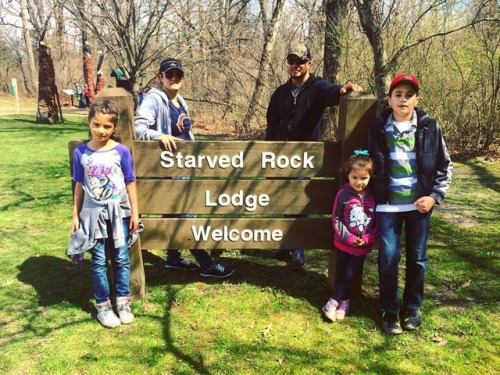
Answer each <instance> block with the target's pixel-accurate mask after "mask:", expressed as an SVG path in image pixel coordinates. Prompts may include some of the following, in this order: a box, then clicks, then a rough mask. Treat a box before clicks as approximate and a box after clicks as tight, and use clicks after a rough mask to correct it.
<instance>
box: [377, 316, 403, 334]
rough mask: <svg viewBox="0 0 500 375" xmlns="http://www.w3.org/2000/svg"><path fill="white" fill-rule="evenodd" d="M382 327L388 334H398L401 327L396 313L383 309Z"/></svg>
mask: <svg viewBox="0 0 500 375" xmlns="http://www.w3.org/2000/svg"><path fill="white" fill-rule="evenodd" d="M382 329H383V330H384V332H385V333H387V334H388V335H399V334H400V333H403V329H402V328H401V325H400V324H399V319H398V315H397V314H394V313H389V312H386V311H384V312H383V313H382Z"/></svg>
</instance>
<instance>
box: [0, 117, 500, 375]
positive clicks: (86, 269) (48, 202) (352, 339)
mask: <svg viewBox="0 0 500 375" xmlns="http://www.w3.org/2000/svg"><path fill="white" fill-rule="evenodd" d="M65 119H66V123H64V124H60V125H39V124H36V123H35V122H34V115H30V116H28V115H17V116H15V115H9V116H1V117H0V132H1V134H2V152H1V153H0V234H1V237H0V238H1V241H0V285H1V289H0V306H1V307H0V324H1V331H0V349H1V350H0V373H2V374H122V373H125V374H272V373H274V374H336V373H339V374H340V373H341V374H357V373H369V374H422V373H424V374H497V373H499V371H500V361H499V359H498V352H499V344H498V343H499V342H500V338H499V323H498V322H499V315H498V310H499V282H498V278H499V269H500V268H499V239H500V236H499V234H500V219H499V215H498V212H499V211H500V194H499V191H500V189H499V182H498V181H499V177H500V164H499V163H484V162H481V161H476V162H466V163H455V175H454V181H453V187H452V189H451V191H450V194H449V197H448V199H447V200H446V202H445V204H444V205H443V207H442V208H439V209H438V210H436V212H435V214H434V215H433V219H432V224H431V225H432V230H431V238H430V241H429V247H430V251H429V256H430V261H429V268H428V273H427V281H426V290H425V294H426V299H425V301H424V308H423V317H424V325H423V327H422V328H421V329H420V330H419V331H416V332H405V333H404V334H402V335H400V336H397V337H388V336H386V335H385V334H384V333H383V332H382V331H381V328H380V311H379V307H378V301H377V293H378V292H377V270H376V253H375V252H374V253H372V254H370V256H369V257H368V259H367V264H366V267H365V275H364V284H363V296H362V297H360V298H357V299H355V300H354V301H353V302H352V313H351V314H349V315H348V316H347V318H346V320H345V321H344V322H341V323H329V322H327V321H326V320H325V318H324V317H323V316H322V313H321V306H322V305H323V304H324V303H325V301H326V300H327V298H328V296H329V293H330V292H329V290H328V287H327V277H326V271H327V266H328V264H327V263H328V261H327V259H328V257H327V253H326V252H325V251H321V250H310V251H308V252H307V263H308V265H307V268H306V270H305V271H303V272H292V271H291V270H290V269H289V267H288V266H287V264H286V263H285V262H281V261H278V260H274V259H272V258H271V254H270V252H269V251H241V252H240V251H237V250H225V251H222V252H213V255H214V256H215V257H216V258H217V259H220V260H221V261H222V262H223V263H224V264H227V265H230V266H233V267H235V268H236V273H235V275H234V276H233V277H232V278H230V279H229V280H227V281H223V282H221V281H211V280H204V279H202V278H201V277H200V276H199V275H198V274H197V273H196V272H193V273H188V272H182V271H167V270H165V269H164V267H163V257H164V252H163V251H160V250H158V251H148V252H144V262H145V268H146V281H147V287H146V293H147V295H146V298H145V299H144V300H142V301H134V302H133V304H132V307H133V311H134V313H135V315H136V321H135V322H134V323H133V324H132V325H129V326H121V327H120V328H118V329H114V330H106V329H104V328H102V327H101V326H100V324H99V323H98V322H97V321H96V319H95V312H94V308H93V305H92V301H91V296H92V290H91V281H90V261H89V260H88V256H87V258H86V260H85V261H84V262H83V264H81V265H74V264H72V263H71V262H70V261H69V260H68V259H67V258H66V256H65V249H66V246H67V243H68V239H69V235H70V220H71V211H72V197H71V188H70V187H71V183H70V174H69V168H68V150H67V142H68V141H69V140H77V139H84V138H86V137H87V128H86V125H85V123H84V121H85V119H84V118H83V117H71V116H65ZM186 256H188V257H190V255H189V253H186ZM402 264H404V260H403V261H402Z"/></svg>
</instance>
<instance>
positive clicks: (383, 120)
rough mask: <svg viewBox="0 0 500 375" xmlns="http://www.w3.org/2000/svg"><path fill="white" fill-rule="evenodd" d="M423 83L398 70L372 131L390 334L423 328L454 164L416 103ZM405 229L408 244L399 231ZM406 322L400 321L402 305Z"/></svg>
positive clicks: (382, 290)
mask: <svg viewBox="0 0 500 375" xmlns="http://www.w3.org/2000/svg"><path fill="white" fill-rule="evenodd" d="M419 88H420V83H419V81H418V79H417V77H415V76H414V75H413V74H408V73H404V74H399V75H397V76H396V77H394V79H393V80H392V82H391V84H390V86H389V95H388V96H387V103H388V104H389V106H390V108H389V109H388V110H387V111H384V112H383V113H382V114H381V115H380V116H379V117H378V118H377V119H376V120H375V122H374V123H373V124H372V126H371V127H370V130H369V135H368V144H369V150H370V155H373V161H374V163H375V170H376V173H375V176H374V178H373V182H374V183H373V195H374V196H375V202H376V204H377V206H376V219H377V223H378V228H379V236H380V237H379V240H380V246H379V254H378V275H379V300H380V305H381V307H382V329H383V330H384V332H386V333H387V334H389V335H398V334H400V333H402V332H403V329H405V330H407V331H413V330H416V329H419V328H420V326H421V325H422V314H421V312H420V309H421V308H422V300H423V297H424V278H425V271H426V268H427V258H428V257H427V239H428V237H429V227H430V217H431V214H432V208H433V207H434V205H436V204H441V203H442V202H443V200H444V198H445V196H446V193H447V192H448V189H449V188H450V184H451V172H452V168H453V166H452V163H451V160H450V156H449V155H448V151H447V149H446V144H445V141H444V139H443V134H442V131H441V127H440V126H439V124H438V122H437V121H436V119H434V118H432V117H431V116H429V115H428V114H427V113H425V112H424V111H423V110H422V109H420V108H418V107H417V104H418V102H419V97H418V91H419ZM403 227H404V231H405V237H404V238H405V241H404V242H405V245H404V246H405V249H404V250H403V249H402V246H401V239H402V238H403V237H402V235H401V233H402V229H403ZM403 251H405V252H406V269H405V287H404V293H403V296H402V297H403V301H402V302H403V303H402V306H400V297H399V286H398V272H399V271H398V267H399V261H400V260H401V259H400V254H401V252H403ZM401 307H402V308H403V321H402V322H401V323H400V316H399V313H400V309H401Z"/></svg>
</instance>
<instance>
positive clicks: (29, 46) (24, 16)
mask: <svg viewBox="0 0 500 375" xmlns="http://www.w3.org/2000/svg"><path fill="white" fill-rule="evenodd" d="M21 20H22V25H23V35H24V42H25V43H26V54H27V56H28V71H29V76H30V78H31V82H32V85H28V86H27V89H28V92H29V93H30V94H34V93H35V92H36V87H38V78H37V76H36V68H35V56H34V54H33V42H32V41H31V34H30V29H29V24H28V7H27V3H26V0H21Z"/></svg>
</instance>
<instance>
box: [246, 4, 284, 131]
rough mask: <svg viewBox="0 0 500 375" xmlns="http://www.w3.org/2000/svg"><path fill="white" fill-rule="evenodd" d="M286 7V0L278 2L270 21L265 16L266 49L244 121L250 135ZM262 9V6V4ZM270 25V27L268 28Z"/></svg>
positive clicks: (261, 58) (263, 17)
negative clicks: (270, 57)
mask: <svg viewBox="0 0 500 375" xmlns="http://www.w3.org/2000/svg"><path fill="white" fill-rule="evenodd" d="M284 6H285V0H277V2H276V7H275V8H274V11H273V16H272V18H271V20H270V21H268V20H267V18H266V17H265V16H264V15H263V16H262V23H263V25H264V32H265V34H264V35H265V36H264V49H263V50H262V54H261V56H260V61H259V72H258V75H257V79H256V81H255V88H254V91H253V95H252V100H251V101H250V105H249V107H248V111H247V113H246V115H245V119H244V120H243V130H244V131H245V132H246V133H248V132H249V131H250V128H251V124H252V121H253V119H254V117H255V108H256V106H257V105H258V103H259V101H260V97H261V95H262V89H263V86H264V83H263V81H264V78H265V77H266V76H267V72H268V69H269V67H268V65H269V56H270V54H271V52H272V50H273V48H274V41H275V39H276V34H277V32H278V25H279V22H280V20H281V16H282V14H283V7H284ZM261 7H262V4H261ZM263 13H265V12H263ZM266 24H268V26H266Z"/></svg>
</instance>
